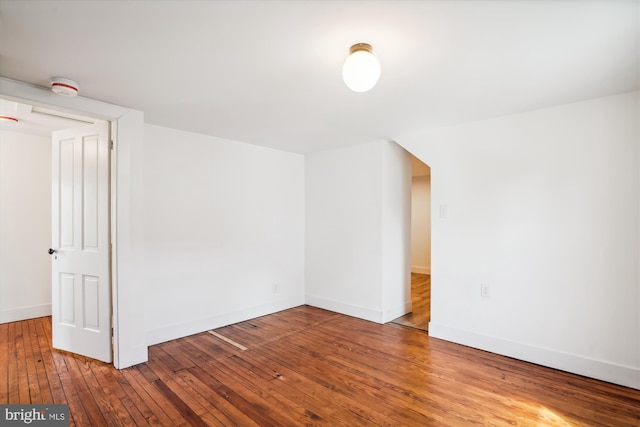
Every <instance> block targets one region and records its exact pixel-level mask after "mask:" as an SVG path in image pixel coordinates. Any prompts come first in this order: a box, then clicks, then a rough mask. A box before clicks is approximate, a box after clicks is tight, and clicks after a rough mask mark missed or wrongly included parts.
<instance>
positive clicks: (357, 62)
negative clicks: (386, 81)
mask: <svg viewBox="0 0 640 427" xmlns="http://www.w3.org/2000/svg"><path fill="white" fill-rule="evenodd" d="M381 72H382V69H381V67H380V61H378V58H376V57H375V55H373V53H371V46H370V45H368V44H366V43H358V44H356V45H353V46H351V54H350V55H349V57H348V58H347V59H346V61H344V65H343V67H342V79H343V80H344V83H345V84H346V85H347V87H348V88H349V89H351V90H352V91H354V92H366V91H368V90H371V89H372V88H373V87H374V86H375V85H376V83H378V80H379V79H380V74H381Z"/></svg>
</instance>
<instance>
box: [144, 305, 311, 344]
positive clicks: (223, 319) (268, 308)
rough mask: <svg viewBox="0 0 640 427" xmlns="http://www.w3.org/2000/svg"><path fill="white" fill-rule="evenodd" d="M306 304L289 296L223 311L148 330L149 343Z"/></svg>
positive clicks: (156, 342)
mask: <svg viewBox="0 0 640 427" xmlns="http://www.w3.org/2000/svg"><path fill="white" fill-rule="evenodd" d="M300 305H304V299H303V298H300V297H295V298H287V299H283V300H280V301H276V302H272V303H267V304H262V305H259V306H254V307H247V308H243V309H240V310H235V311H231V312H227V313H221V314H218V315H214V316H211V317H206V318H203V319H196V320H191V321H188V322H182V323H178V324H175V325H171V326H167V327H163V328H158V329H154V330H150V331H147V333H146V334H145V336H146V339H147V345H150V346H151V345H154V344H159V343H162V342H166V341H171V340H175V339H178V338H182V337H186V336H189V335H193V334H198V333H200V332H205V331H209V330H211V329H216V328H221V327H223V326H227V325H232V324H234V323H238V322H244V321H245V320H249V319H255V318H256V317H260V316H265V315H267V314H272V313H276V312H278V311H282V310H287V309H289V308H293V307H298V306H300Z"/></svg>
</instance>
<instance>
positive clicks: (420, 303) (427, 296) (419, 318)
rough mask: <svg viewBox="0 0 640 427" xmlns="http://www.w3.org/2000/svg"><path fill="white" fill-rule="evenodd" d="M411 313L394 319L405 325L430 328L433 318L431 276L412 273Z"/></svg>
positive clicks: (425, 329)
mask: <svg viewBox="0 0 640 427" xmlns="http://www.w3.org/2000/svg"><path fill="white" fill-rule="evenodd" d="M411 310H412V311H411V313H407V314H405V315H404V316H402V317H398V318H397V319H394V320H393V323H397V324H399V325H403V326H409V327H412V328H417V329H422V330H424V331H428V330H429V321H430V320H431V276H430V275H428V274H418V273H411Z"/></svg>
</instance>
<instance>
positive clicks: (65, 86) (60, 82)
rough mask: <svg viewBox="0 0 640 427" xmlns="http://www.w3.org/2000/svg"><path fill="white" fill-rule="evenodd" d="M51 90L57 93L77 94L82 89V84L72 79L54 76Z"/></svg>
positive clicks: (64, 94)
mask: <svg viewBox="0 0 640 427" xmlns="http://www.w3.org/2000/svg"><path fill="white" fill-rule="evenodd" d="M51 90H52V91H53V93H55V94H57V95H62V96H76V95H78V91H79V90H80V85H79V84H78V83H77V82H75V81H73V80H71V79H66V78H64V77H53V78H52V79H51Z"/></svg>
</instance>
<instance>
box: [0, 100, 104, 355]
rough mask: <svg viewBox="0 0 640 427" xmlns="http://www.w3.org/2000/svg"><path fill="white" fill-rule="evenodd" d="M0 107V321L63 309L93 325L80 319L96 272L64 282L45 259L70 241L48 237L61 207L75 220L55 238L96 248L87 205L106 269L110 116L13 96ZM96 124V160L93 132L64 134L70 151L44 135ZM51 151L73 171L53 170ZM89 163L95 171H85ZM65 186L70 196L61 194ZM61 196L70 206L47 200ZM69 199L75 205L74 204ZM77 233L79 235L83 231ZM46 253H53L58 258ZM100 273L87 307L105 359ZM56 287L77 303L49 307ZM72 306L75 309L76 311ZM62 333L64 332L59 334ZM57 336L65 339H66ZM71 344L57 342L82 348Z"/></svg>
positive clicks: (58, 337)
mask: <svg viewBox="0 0 640 427" xmlns="http://www.w3.org/2000/svg"><path fill="white" fill-rule="evenodd" d="M0 115H2V116H3V117H9V118H10V120H8V121H3V123H0V135H1V136H0V140H1V145H0V163H1V164H2V167H0V184H1V185H0V206H2V209H1V211H0V214H1V216H2V218H3V221H1V222H0V229H1V230H0V234H1V235H2V239H1V240H2V246H3V249H6V248H7V247H10V248H11V250H1V251H0V264H1V265H2V273H3V274H2V276H1V277H0V296H1V297H2V298H0V301H1V302H2V303H1V304H0V323H8V322H13V321H19V320H27V319H32V318H37V317H43V316H51V315H53V317H54V319H55V318H56V314H57V315H58V317H60V315H61V314H64V317H65V321H66V322H67V323H69V321H68V319H80V318H83V319H84V323H85V324H84V326H83V327H81V328H79V329H82V330H85V329H86V330H88V329H89V327H91V328H93V329H96V328H97V325H98V322H87V321H86V320H87V316H88V314H87V313H89V314H91V313H92V310H90V308H91V307H92V301H91V298H90V296H91V292H92V291H95V288H97V286H93V287H92V284H94V282H96V280H93V282H92V280H91V279H92V276H90V275H88V274H87V272H85V271H83V274H82V275H80V276H79V277H80V279H78V280H76V282H77V283H75V284H69V280H68V278H69V277H68V276H69V274H68V271H67V272H66V273H65V274H61V273H60V274H54V273H55V272H54V271H53V270H52V266H54V265H56V264H59V263H61V262H62V260H63V259H65V258H70V255H69V254H65V255H63V252H65V253H66V252H68V251H69V249H71V247H61V246H64V245H62V244H60V242H58V243H56V242H55V241H56V240H60V239H55V238H54V236H56V232H55V229H56V226H58V228H59V227H61V226H63V225H66V224H67V222H66V221H65V220H64V218H57V214H59V213H60V212H63V211H67V210H68V211H69V214H68V215H69V217H70V218H76V219H74V221H75V222H77V223H78V225H77V226H76V225H75V223H74V224H73V226H71V225H70V226H69V227H65V228H64V230H65V232H66V235H68V236H71V237H70V238H65V239H62V240H64V242H63V243H64V244H65V245H67V246H68V245H69V243H68V241H69V239H71V240H73V241H74V242H75V243H73V247H78V248H82V251H84V252H97V250H94V249H96V248H97V246H98V244H97V242H96V244H95V245H94V246H96V248H93V247H90V246H91V241H89V240H87V236H90V233H89V232H88V231H90V230H91V225H92V224H91V222H90V221H88V220H87V218H89V216H88V213H91V212H93V215H94V217H95V218H100V224H101V231H100V233H101V234H100V242H101V244H100V247H101V248H102V247H104V248H105V249H104V250H103V251H102V254H101V255H100V257H101V258H102V261H101V262H102V264H104V267H103V269H107V270H108V269H110V260H109V252H108V250H109V239H110V231H109V225H110V224H109V221H110V220H109V217H110V207H109V200H110V195H109V189H110V187H111V181H110V178H109V175H110V166H109V156H110V155H111V154H110V153H109V127H110V124H109V122H107V121H104V120H100V119H97V118H92V117H88V116H81V115H77V114H73V113H69V112H62V111H58V110H57V109H55V108H49V107H44V106H41V105H39V106H36V105H32V104H31V103H30V102H29V101H26V100H20V99H15V98H14V99H13V100H9V99H5V98H0ZM96 124H100V126H101V129H104V130H103V132H102V135H104V137H102V142H101V143H100V144H102V146H103V147H104V148H101V149H100V150H101V153H102V154H101V156H102V160H100V162H101V163H100V164H98V163H97V162H98V157H97V156H98V151H97V148H98V144H97V139H96V140H95V143H94V141H91V140H89V139H88V138H85V139H83V140H81V141H79V142H78V143H75V146H72V145H71V144H70V142H71V141H69V140H68V138H67V140H66V141H65V142H64V150H65V152H67V153H68V154H70V155H71V157H70V156H63V155H62V154H60V155H58V156H56V155H54V151H55V150H54V149H53V147H52V135H54V134H55V132H76V129H87V128H88V127H92V126H95V125H96ZM92 144H93V145H92ZM53 145H55V144H53ZM74 147H75V148H74ZM92 147H94V148H96V150H94V151H95V153H94V152H93V151H92V150H91V148H92ZM69 148H73V149H71V150H70V149H69ZM79 155H80V157H79ZM56 159H58V160H65V161H66V160H68V161H66V163H68V164H70V165H71V166H73V168H74V170H76V171H77V173H76V172H73V171H72V172H73V173H70V174H68V173H66V172H65V171H61V172H60V173H53V166H54V164H56V162H55V160H56ZM79 159H80V160H82V161H79ZM52 160H53V161H52ZM62 163H63V164H64V163H65V162H62ZM57 166H60V162H57ZM67 169H68V168H67ZM98 169H99V171H98ZM92 170H93V171H94V172H95V173H94V175H96V177H93V176H92V174H91V171H92ZM98 172H99V174H100V177H101V178H100V180H101V182H103V184H101V185H102V190H101V192H102V193H103V196H101V197H102V199H101V201H100V203H98V200H97V198H96V197H93V196H94V194H93V193H95V192H96V190H93V189H92V186H91V184H92V181H91V180H92V178H96V180H95V181H96V182H95V183H94V184H95V185H97V184H98V182H97V176H98ZM64 179H66V181H68V183H63V184H64V185H61V186H56V185H53V184H54V183H55V182H57V181H58V180H64ZM66 181H65V182H66ZM56 189H57V190H56ZM61 189H62V192H61V193H60V190H61ZM56 191H58V193H60V194H59V197H53V195H54V194H57V193H56ZM67 193H69V194H70V195H71V196H72V197H71V198H70V197H65V195H66V194H67ZM65 201H67V202H68V204H69V206H70V207H71V208H70V209H52V207H53V208H55V205H56V203H54V202H58V204H60V203H61V202H65ZM92 201H93V202H95V203H92ZM94 205H95V206H94ZM74 206H78V207H80V210H78V209H77V208H75V207H74ZM56 218H57V219H56ZM96 222H97V220H96ZM69 224H71V223H69ZM59 231H60V230H58V232H59ZM96 233H97V232H96ZM82 236H85V238H84V239H83V238H82ZM5 246H6V247H5ZM52 248H55V249H52ZM47 249H48V250H47ZM47 252H48V253H47ZM58 258H60V259H58ZM53 260H58V262H55V261H53ZM103 277H105V280H103V281H102V283H101V284H100V287H101V289H104V291H103V292H102V293H103V294H105V297H104V298H103V299H104V300H105V302H104V303H103V304H102V305H101V306H100V307H99V310H98V307H97V306H96V308H95V310H93V313H98V311H99V312H100V313H101V319H100V322H99V327H100V330H101V331H102V333H103V334H104V338H103V341H104V343H105V344H104V345H103V347H108V348H106V353H108V357H106V356H105V357H102V358H101V360H105V361H109V362H110V361H111V360H112V356H111V351H112V348H111V347H112V346H111V324H110V323H111V316H110V313H111V309H112V307H111V303H110V300H109V296H110V293H111V289H110V280H109V279H108V274H106V275H105V276H103ZM94 278H95V277H94ZM56 279H60V280H61V279H65V280H66V282H64V284H65V286H63V287H62V290H60V287H59V286H57V285H56V284H57V283H58V282H60V280H56ZM56 289H58V291H56ZM74 289H75V290H74ZM71 290H73V292H71ZM56 292H57V293H56ZM69 292H71V294H69ZM62 294H65V295H66V294H69V295H68V296H69V298H70V299H72V300H73V301H76V304H77V302H78V301H79V302H80V303H81V304H82V305H78V308H77V310H75V311H76V312H75V313H74V311H73V310H67V309H65V308H64V307H63V308H62V309H56V304H59V303H60V302H61V301H63V299H62V298H56V295H58V296H60V295H62ZM74 294H77V295H74ZM69 298H68V299H69ZM93 305H96V304H93ZM102 313H104V314H102ZM80 314H83V316H82V317H81V316H80ZM96 316H97V314H96ZM53 323H54V325H53V331H54V332H53V337H52V340H53V342H54V345H55V346H56V347H57V348H63V347H60V345H59V344H58V345H56V342H58V343H60V342H65V339H63V338H65V337H66V336H67V335H68V334H66V333H64V334H61V333H57V334H56V327H55V324H56V323H55V322H53ZM67 341H69V340H68V339H67ZM65 344H69V345H70V344H71V343H65ZM76 347H78V346H77V345H74V346H71V347H69V348H65V349H67V350H70V351H73V352H78V353H80V354H84V355H89V354H87V352H86V351H74V350H75V349H76Z"/></svg>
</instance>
